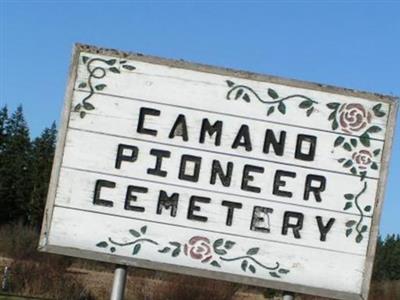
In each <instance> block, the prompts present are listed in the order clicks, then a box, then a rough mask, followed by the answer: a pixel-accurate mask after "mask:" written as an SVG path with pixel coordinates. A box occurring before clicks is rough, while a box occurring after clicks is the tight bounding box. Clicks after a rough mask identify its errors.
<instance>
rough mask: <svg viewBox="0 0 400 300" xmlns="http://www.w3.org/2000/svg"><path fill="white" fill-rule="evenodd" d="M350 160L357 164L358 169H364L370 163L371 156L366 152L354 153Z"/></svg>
mask: <svg viewBox="0 0 400 300" xmlns="http://www.w3.org/2000/svg"><path fill="white" fill-rule="evenodd" d="M352 158H353V160H354V161H355V162H356V163H357V165H358V168H359V169H366V168H367V166H369V165H370V164H371V163H372V154H371V152H369V151H368V150H360V151H358V152H354V153H353V155H352Z"/></svg>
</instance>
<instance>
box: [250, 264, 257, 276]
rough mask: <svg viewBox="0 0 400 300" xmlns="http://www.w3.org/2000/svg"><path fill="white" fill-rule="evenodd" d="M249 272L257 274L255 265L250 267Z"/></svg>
mask: <svg viewBox="0 0 400 300" xmlns="http://www.w3.org/2000/svg"><path fill="white" fill-rule="evenodd" d="M249 270H250V272H251V273H253V274H255V273H256V268H254V266H253V265H249Z"/></svg>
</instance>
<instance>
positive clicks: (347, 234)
mask: <svg viewBox="0 0 400 300" xmlns="http://www.w3.org/2000/svg"><path fill="white" fill-rule="evenodd" d="M352 232H353V229H351V228H349V229H347V230H346V237H348V236H349V235H350V234H351V233H352Z"/></svg>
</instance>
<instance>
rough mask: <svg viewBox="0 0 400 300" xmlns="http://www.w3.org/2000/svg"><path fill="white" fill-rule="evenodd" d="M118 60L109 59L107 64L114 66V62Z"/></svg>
mask: <svg viewBox="0 0 400 300" xmlns="http://www.w3.org/2000/svg"><path fill="white" fill-rule="evenodd" d="M116 62H117V60H116V59H109V60H107V61H106V63H107V65H109V66H112V65H113V64H115V63H116Z"/></svg>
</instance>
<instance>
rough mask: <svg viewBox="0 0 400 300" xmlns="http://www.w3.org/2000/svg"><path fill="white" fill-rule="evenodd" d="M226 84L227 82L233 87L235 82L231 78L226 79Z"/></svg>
mask: <svg viewBox="0 0 400 300" xmlns="http://www.w3.org/2000/svg"><path fill="white" fill-rule="evenodd" d="M226 84H227V85H228V86H229V87H232V86H234V85H235V83H234V82H233V81H230V80H226Z"/></svg>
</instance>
